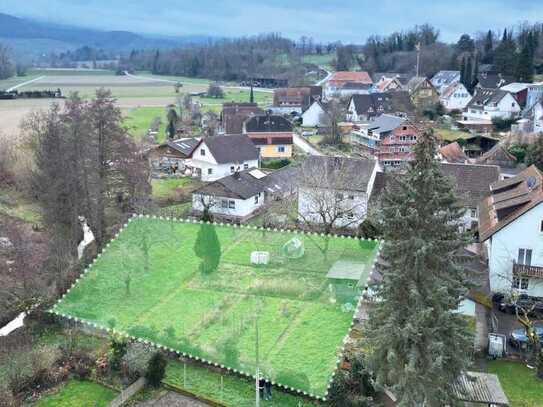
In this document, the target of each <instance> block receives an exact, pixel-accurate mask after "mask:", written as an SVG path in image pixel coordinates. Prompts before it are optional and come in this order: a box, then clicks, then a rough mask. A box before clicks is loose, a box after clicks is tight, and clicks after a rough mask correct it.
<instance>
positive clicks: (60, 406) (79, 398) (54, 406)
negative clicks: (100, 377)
mask: <svg viewBox="0 0 543 407" xmlns="http://www.w3.org/2000/svg"><path fill="white" fill-rule="evenodd" d="M115 397H117V392H115V391H113V390H111V389H109V388H107V387H104V386H102V385H100V384H97V383H94V382H88V381H78V380H70V381H69V382H68V383H67V384H66V385H65V386H64V387H62V388H61V389H60V390H59V391H58V392H57V393H54V394H51V395H49V396H46V397H44V398H42V399H41V400H39V401H38V402H37V403H35V404H34V407H75V406H77V407H105V406H107V405H108V404H109V403H110V402H111V401H112V400H113V399H114V398H115Z"/></svg>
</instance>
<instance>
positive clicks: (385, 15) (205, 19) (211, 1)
mask: <svg viewBox="0 0 543 407" xmlns="http://www.w3.org/2000/svg"><path fill="white" fill-rule="evenodd" d="M541 2H542V0H371V1H370V0H341V1H339V0H312V1H309V0H267V1H260V0H191V1H187V0H124V1H119V0H19V1H16V0H0V12H4V13H7V14H14V15H17V16H24V17H34V18H37V19H42V20H48V21H52V22H59V23H67V24H74V25H81V26H87V27H92V28H100V29H105V30H128V31H133V32H141V33H149V34H168V35H187V34H204V35H210V36H229V37H234V36H242V35H253V34H258V33H263V32H272V31H273V32H280V33H282V34H283V35H285V36H288V37H290V38H299V37H300V36H302V35H306V36H311V37H314V38H315V39H318V40H322V41H335V40H341V41H343V42H357V43H360V42H363V41H364V40H365V38H366V37H367V36H368V35H371V34H387V33H390V32H393V31H395V30H401V29H406V28H409V27H411V26H413V25H415V24H423V23H426V22H428V23H431V24H433V25H434V26H436V27H437V28H439V30H440V31H441V34H442V37H441V38H442V40H446V41H454V40H456V39H457V38H458V37H459V35H460V34H462V33H464V32H468V33H475V32H477V31H481V30H486V29H488V28H495V29H502V28H504V27H508V26H514V25H516V24H517V23H519V22H522V21H532V22H533V21H543V7H542V5H541Z"/></svg>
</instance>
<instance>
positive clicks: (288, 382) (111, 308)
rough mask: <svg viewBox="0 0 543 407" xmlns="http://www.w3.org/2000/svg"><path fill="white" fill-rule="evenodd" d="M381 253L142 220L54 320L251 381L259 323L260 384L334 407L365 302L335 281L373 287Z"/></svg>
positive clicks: (309, 238) (334, 240) (339, 243)
mask: <svg viewBox="0 0 543 407" xmlns="http://www.w3.org/2000/svg"><path fill="white" fill-rule="evenodd" d="M292 239H296V240H297V241H299V242H301V243H302V245H303V248H304V250H303V252H302V253H301V255H300V251H299V250H296V251H293V250H292V246H291V244H292ZM289 242H290V243H289ZM287 243H289V245H287V246H285V244H287ZM377 246H378V243H377V242H376V241H366V240H358V239H352V238H339V237H331V236H326V237H325V236H320V235H316V234H301V233H294V232H273V231H269V230H257V229H255V228H246V227H230V226H219V225H205V224H199V223H198V224H194V223H186V222H174V221H167V220H158V219H148V218H143V219H142V218H135V219H134V220H133V221H132V222H130V223H129V225H127V227H125V228H124V230H123V231H122V232H121V233H120V235H119V236H118V238H117V239H116V240H114V241H113V242H112V243H111V244H110V247H109V248H108V249H107V251H106V252H105V253H104V254H103V255H102V256H101V257H99V258H98V259H97V261H96V262H95V264H94V265H93V267H92V269H91V270H90V271H88V272H87V274H85V276H84V278H83V279H81V280H80V281H79V282H78V283H77V284H76V286H75V287H74V288H72V289H71V290H70V291H69V293H68V294H67V295H66V296H65V297H64V298H63V300H62V301H60V302H59V303H58V304H57V305H56V306H55V307H54V310H53V311H54V312H55V313H57V314H59V315H62V316H66V317H70V318H77V320H81V321H82V322H85V323H91V324H96V326H97V327H99V328H103V329H110V330H111V329H114V330H115V331H118V332H121V333H124V334H127V335H130V336H132V337H133V338H140V339H144V340H147V341H150V342H152V343H154V344H155V345H156V346H162V347H164V348H167V349H168V350H170V351H177V352H180V353H185V354H187V355H189V356H191V357H194V358H197V359H201V360H204V361H206V362H208V363H212V364H217V365H222V366H223V367H224V368H226V369H232V370H235V371H237V372H240V373H241V374H245V375H247V376H251V375H254V374H255V369H256V362H255V354H256V343H257V341H256V326H257V321H258V328H259V329H258V337H259V338H258V344H259V345H258V351H259V355H260V363H259V365H260V369H261V372H262V374H263V375H264V376H265V377H266V378H269V379H270V380H272V381H274V382H275V383H279V384H280V385H283V386H287V387H289V388H293V389H297V390H299V391H302V392H306V393H308V394H311V395H314V396H317V397H325V396H326V391H327V388H328V384H329V381H330V379H331V376H332V374H333V372H334V370H335V368H336V366H337V360H338V357H339V355H340V353H341V351H342V347H343V339H344V337H345V336H346V335H347V333H348V331H349V329H350V327H351V322H352V318H353V313H354V309H355V306H356V304H357V301H358V295H359V291H357V289H356V288H355V287H354V286H356V282H355V283H354V284H352V283H349V284H345V286H342V287H340V289H339V290H336V289H335V286H333V285H332V282H331V281H330V280H328V279H327V277H326V275H327V273H328V272H329V271H330V270H331V269H332V266H334V265H335V266H336V267H337V265H338V264H340V265H341V264H344V263H345V262H347V263H349V264H350V267H351V268H352V265H355V266H356V268H357V270H359V272H360V281H362V285H365V282H366V280H367V277H368V276H369V273H370V270H371V267H372V265H373V262H374V259H375V256H376V252H377ZM253 252H267V253H269V256H270V261H269V263H268V264H267V265H255V264H252V262H251V254H252V253H253ZM339 260H342V262H340V263H338V261H339ZM336 283H337V282H336Z"/></svg>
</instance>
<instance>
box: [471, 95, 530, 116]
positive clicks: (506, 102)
mask: <svg viewBox="0 0 543 407" xmlns="http://www.w3.org/2000/svg"><path fill="white" fill-rule="evenodd" d="M520 111H521V108H520V105H519V104H518V102H517V101H516V100H515V98H514V97H513V96H512V95H511V94H510V93H508V94H507V95H506V96H504V97H503V98H502V100H500V102H499V103H498V105H497V106H483V108H482V109H481V108H473V107H468V108H466V111H465V112H464V116H465V117H466V118H467V119H468V120H488V121H492V119H494V118H501V119H513V118H515V117H517V116H518V115H519V113H520Z"/></svg>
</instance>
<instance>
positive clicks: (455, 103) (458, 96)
mask: <svg viewBox="0 0 543 407" xmlns="http://www.w3.org/2000/svg"><path fill="white" fill-rule="evenodd" d="M470 100H471V94H470V93H469V92H468V90H467V89H466V87H465V86H464V85H463V84H462V83H460V82H455V83H453V84H451V85H449V86H447V87H446V88H442V90H441V92H440V95H439V101H440V103H441V104H442V105H443V107H444V108H445V110H446V111H448V112H452V111H455V110H456V111H462V110H464V109H465V108H466V106H467V105H468V103H469V102H470Z"/></svg>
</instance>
